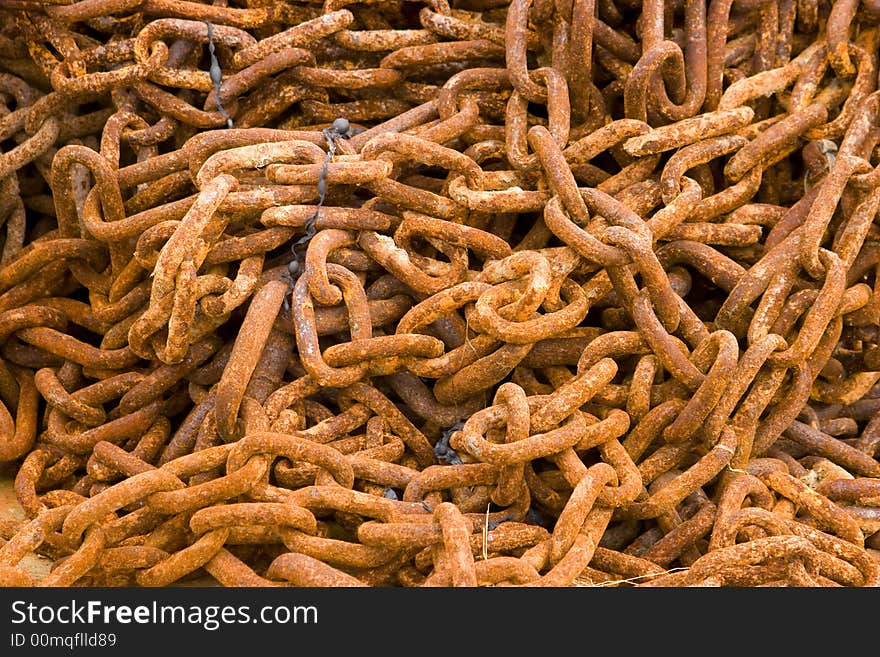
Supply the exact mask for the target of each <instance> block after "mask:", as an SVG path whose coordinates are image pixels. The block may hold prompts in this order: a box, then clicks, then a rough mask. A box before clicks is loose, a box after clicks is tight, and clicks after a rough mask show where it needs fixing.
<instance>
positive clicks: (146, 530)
mask: <svg viewBox="0 0 880 657" xmlns="http://www.w3.org/2000/svg"><path fill="white" fill-rule="evenodd" d="M225 4H226V3H217V4H216V5H215V4H203V3H199V2H191V1H181V2H166V1H165V0H84V1H81V2H73V3H71V2H64V1H61V2H52V3H36V2H31V1H30V0H0V71H2V72H0V221H2V229H0V232H2V238H3V241H2V245H3V246H2V252H0V402H2V404H0V461H2V462H4V463H6V466H4V467H6V468H8V469H10V471H14V472H15V473H16V474H15V495H16V498H17V501H18V503H19V504H20V506H21V508H22V509H23V510H24V514H25V517H24V518H7V519H4V520H2V521H0V540H2V542H0V584H2V585H8V586H13V585H32V584H36V585H41V586H72V585H113V586H125V585H139V586H166V585H171V584H175V583H183V582H186V581H188V580H191V579H192V578H194V577H202V576H204V575H205V573H207V574H208V575H210V576H211V577H212V578H214V579H216V580H217V581H218V582H220V583H221V584H224V585H230V586H236V585H246V586H255V585H260V586H262V585H265V586H279V585H295V586H365V585H366V586H388V585H393V586H483V585H526V586H567V585H571V584H572V583H575V582H577V583H588V584H594V585H621V584H623V583H626V584H629V585H646V586H687V585H700V586H723V585H736V586H757V585H793V586H836V585H848V586H876V585H877V584H878V582H880V565H878V564H880V560H878V558H877V554H878V553H877V551H876V549H880V533H878V530H880V460H878V446H880V413H878V411H880V385H878V381H880V350H878V338H880V277H878V265H880V230H878V227H877V225H876V224H875V219H876V216H877V213H878V209H880V174H878V170H880V169H878V168H876V165H877V163H878V156H880V154H878V152H877V148H876V147H877V145H878V142H880V127H878V113H880V91H877V80H878V62H877V53H878V44H880V26H878V21H880V11H878V7H877V3H875V2H870V3H869V2H864V3H859V2H857V1H850V0H847V1H841V2H834V3H827V2H818V1H798V2H793V1H791V0H788V1H785V0H783V1H780V2H773V1H770V0H756V1H749V2H733V1H732V0H712V1H711V2H702V1H698V0H684V1H682V2H660V1H657V0H651V1H649V2H644V3H639V2H631V1H630V0H601V1H599V2H596V1H595V0H574V1H573V2H562V1H561V2H555V3H553V2H548V1H547V0H512V2H509V3H508V2H506V0H499V1H498V2H495V1H494V0H491V1H490V0H461V1H460V2H454V3H453V4H452V5H450V4H448V3H447V1H446V0H431V1H426V2H424V3H405V4H404V3H393V2H378V3H377V2H347V1H346V2H337V1H336V0H326V2H325V3H324V4H323V6H319V5H317V4H305V3H302V4H296V3H286V2H274V1H272V0H259V1H257V0H246V1H244V2H241V3H238V4H237V5H236V6H224V5H225ZM34 554H39V555H45V556H47V557H49V558H51V559H52V560H53V561H54V565H53V567H52V569H51V571H49V572H48V573H47V572H38V571H34V570H33V569H32V568H27V567H26V563H27V559H32V558H33V555H34Z"/></svg>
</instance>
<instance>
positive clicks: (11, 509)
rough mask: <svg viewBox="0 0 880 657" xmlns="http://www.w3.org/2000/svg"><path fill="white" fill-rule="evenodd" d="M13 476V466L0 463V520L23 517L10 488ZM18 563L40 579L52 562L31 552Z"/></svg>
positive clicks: (46, 573)
mask: <svg viewBox="0 0 880 657" xmlns="http://www.w3.org/2000/svg"><path fill="white" fill-rule="evenodd" d="M14 477H15V470H14V468H12V467H10V466H9V465H7V464H3V465H0V520H20V519H22V518H24V511H23V510H22V508H21V506H20V505H19V503H18V501H17V500H16V499H15V491H14V490H13V489H12V481H13V478H14ZM19 565H21V566H22V567H24V569H25V570H27V571H28V572H29V573H30V574H31V575H33V576H34V577H35V578H36V579H42V578H43V577H45V576H46V575H48V574H49V567H50V566H51V565H52V562H51V560H49V559H48V558H46V557H42V556H40V555H36V554H32V555H29V556H27V557H25V558H24V559H23V560H22V561H21V563H20V564H19Z"/></svg>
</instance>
